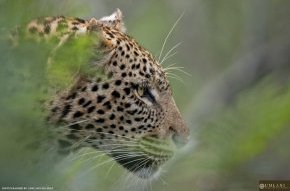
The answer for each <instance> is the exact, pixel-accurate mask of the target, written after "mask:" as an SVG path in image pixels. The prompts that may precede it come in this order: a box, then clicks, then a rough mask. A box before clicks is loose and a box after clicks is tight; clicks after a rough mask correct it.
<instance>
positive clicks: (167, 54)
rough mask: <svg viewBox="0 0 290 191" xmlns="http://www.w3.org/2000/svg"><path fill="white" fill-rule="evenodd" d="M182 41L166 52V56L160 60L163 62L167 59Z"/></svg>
mask: <svg viewBox="0 0 290 191" xmlns="http://www.w3.org/2000/svg"><path fill="white" fill-rule="evenodd" d="M181 44H182V43H181V42H179V43H177V44H175V45H174V46H173V47H172V48H171V49H170V50H169V51H168V52H167V53H166V54H165V56H164V57H163V59H162V60H161V62H160V64H162V63H163V62H164V61H165V60H166V59H167V56H169V55H170V53H171V52H172V51H173V50H174V49H176V48H177V47H178V46H180V45H181Z"/></svg>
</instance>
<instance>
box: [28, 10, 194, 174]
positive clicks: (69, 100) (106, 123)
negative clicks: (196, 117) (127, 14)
mask: <svg viewBox="0 0 290 191" xmlns="http://www.w3.org/2000/svg"><path fill="white" fill-rule="evenodd" d="M60 28H61V30H59V29H60ZM26 30H27V33H28V34H32V35H34V36H36V37H37V38H42V39H45V40H48V41H49V39H51V38H52V37H57V38H58V39H59V43H58V45H57V48H59V49H60V48H61V47H62V46H63V44H65V43H67V41H69V40H70V37H72V36H73V37H74V38H79V36H86V35H88V34H92V33H94V34H97V36H98V38H99V39H100V41H101V43H99V45H98V47H99V48H100V47H101V49H102V50H104V53H103V55H104V56H103V58H102V59H100V60H98V61H95V62H94V64H92V65H91V66H90V67H92V68H101V69H102V71H104V74H105V76H106V78H104V79H102V78H96V77H91V76H89V75H85V74H82V75H79V76H77V77H76V79H75V81H74V83H73V84H72V85H71V86H70V87H69V88H67V89H64V90H62V91H59V92H57V93H56V94H55V95H54V96H52V98H51V100H50V101H49V104H47V105H46V106H45V107H46V109H47V111H48V114H47V123H49V124H53V125H54V126H55V128H58V140H57V142H58V145H59V148H60V150H61V151H62V152H71V151H72V150H76V149H79V148H84V147H90V148H93V149H96V150H100V151H102V152H104V153H106V154H107V155H108V156H109V157H111V158H112V159H113V160H115V161H116V162H117V163H118V164H119V165H120V166H122V167H123V168H124V169H127V171H129V172H130V173H132V174H134V175H136V176H137V177H140V178H143V179H148V178H151V177H153V176H154V175H156V174H158V172H159V171H160V169H161V168H162V166H163V165H164V164H166V163H167V162H168V161H169V160H170V159H171V158H172V157H173V156H174V155H175V153H176V152H177V151H178V150H179V148H181V147H183V146H184V145H186V144H187V143H188V140H189V128H188V127H187V125H186V123H185V121H184V119H183V118H182V116H181V113H180V111H179V109H178V107H177V105H176V103H175V100H174V98H173V90H172V88H171V86H170V83H169V80H168V77H167V74H166V72H165V70H164V69H163V67H162V65H161V64H160V63H159V61H158V60H157V59H156V58H154V56H153V55H152V54H151V53H150V52H149V51H148V50H147V49H145V48H144V47H143V46H141V45H140V44H139V43H138V42H137V41H136V40H135V39H134V38H132V37H131V36H129V34H127V31H126V28H125V25H124V22H123V14H122V12H121V11H120V10H119V9H117V10H116V11H115V12H114V13H113V14H111V15H110V16H105V17H102V18H100V19H96V18H91V19H81V18H76V17H64V16H54V17H45V18H42V19H41V20H40V19H36V20H33V21H31V22H29V23H28V24H27V26H26ZM96 49H97V48H95V47H94V48H92V50H91V51H92V52H94V51H96Z"/></svg>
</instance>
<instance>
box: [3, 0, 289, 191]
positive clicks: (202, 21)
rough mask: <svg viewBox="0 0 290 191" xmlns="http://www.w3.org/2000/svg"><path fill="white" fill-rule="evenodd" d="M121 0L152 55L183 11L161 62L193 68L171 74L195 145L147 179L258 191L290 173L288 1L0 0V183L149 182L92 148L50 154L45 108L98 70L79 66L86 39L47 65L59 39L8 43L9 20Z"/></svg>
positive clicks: (98, 12)
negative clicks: (173, 51) (173, 52)
mask: <svg viewBox="0 0 290 191" xmlns="http://www.w3.org/2000/svg"><path fill="white" fill-rule="evenodd" d="M117 7H119V8H120V9H121V10H122V11H123V12H124V15H125V18H124V19H125V21H126V22H127V28H128V32H129V34H132V35H133V36H134V37H135V38H136V39H137V41H139V42H141V44H143V45H145V47H147V48H149V50H151V52H153V54H154V55H157V56H156V57H158V50H159V49H160V48H161V45H162V43H163V39H164V37H165V36H166V33H167V32H168V31H169V30H170V27H171V26H172V24H173V23H174V21H175V20H176V19H177V18H178V17H179V15H180V14H181V13H182V12H183V11H185V14H184V18H183V19H182V20H181V22H180V23H179V25H178V26H177V28H176V29H175V30H174V32H173V34H172V36H171V38H170V39H169V41H168V42H167V47H166V50H167V51H168V50H169V49H170V48H171V47H172V46H174V44H175V43H178V42H180V41H182V45H181V47H180V48H178V54H177V56H175V57H174V58H173V59H170V60H168V61H167V62H166V63H165V64H164V65H165V66H166V65H170V64H171V63H174V62H177V63H178V64H177V66H183V67H184V68H185V71H186V72H187V73H189V74H190V76H186V75H184V74H183V73H180V72H179V71H175V72H176V74H177V75H181V76H182V78H183V81H184V82H179V81H178V80H176V79H170V80H171V84H172V86H173V90H174V96H175V98H176V102H177V104H178V105H179V106H180V108H181V111H182V112H183V113H184V115H185V116H187V117H186V120H187V121H188V124H189V126H190V128H191V132H192V138H193V139H194V143H195V144H194V145H195V146H194V147H193V148H190V149H188V150H187V152H186V154H185V155H183V157H181V158H180V159H178V160H176V162H174V163H171V164H170V165H168V166H167V167H166V170H167V169H168V170H167V171H168V172H167V173H165V174H164V175H162V179H164V181H163V180H157V181H153V182H152V189H153V190H169V191H170V190H172V191H173V190H182V191H183V190H184V191H187V190H205V191H207V190H223V191H225V190H247V191H248V190H257V187H258V181H259V180H260V179H289V177H290V174H289V172H290V166H289V161H290V154H289V151H288V150H289V149H288V147H289V135H290V130H289V119H290V117H289V116H290V111H289V108H290V105H289V103H290V95H289V94H290V90H289V74H290V69H289V65H290V63H289V62H290V61H289V60H290V59H289V56H288V55H289V47H290V46H289V39H290V38H289V34H290V27H289V26H290V25H289V19H288V18H289V8H290V3H289V1H287V0H244V1H231V0H217V1H211V0H205V1H199V0H194V1H186V0H180V1H178V2H177V1H174V0H167V1H165V0H161V1H158V2H157V1H154V0H151V1H134V2H133V1H129V0H128V1H114V0H108V1H102V0H98V1H90V0H86V1H77V0H70V1H68V0H66V1H61V2H60V1H56V0H55V1H44V0H39V1H36V0H34V1H33V0H26V1H22V0H1V1H0V26H1V37H0V38H1V40H0V88H1V92H0V106H1V110H0V121H1V124H0V127H1V129H0V131H1V133H0V143H1V144H0V151H1V157H0V186H2V185H9V186H11V185H14V186H15V185H26V186H27V185H29V186H33V185H42V186H43V185H49V186H53V187H54V188H55V189H56V190H86V191H89V190H92V191H93V190H119V189H124V190H130V189H128V188H127V185H126V184H129V185H131V186H132V187H130V186H129V187H130V188H131V190H143V189H144V188H148V189H150V184H149V183H145V184H147V185H145V186H144V188H143V183H141V182H140V181H139V182H137V181H136V180H133V178H132V177H130V176H129V177H128V178H127V179H128V180H129V181H128V180H127V181H124V179H125V180H126V177H127V174H126V173H125V172H124V170H123V169H122V168H120V167H118V166H117V165H115V166H112V164H113V163H106V164H105V165H104V166H101V167H98V164H100V163H102V161H103V162H104V161H106V160H107V159H108V158H106V157H105V156H104V157H103V159H101V158H94V156H97V155H96V153H95V152H93V150H90V149H88V150H87V151H86V152H90V153H91V154H89V155H83V156H80V155H72V156H70V157H68V158H65V159H64V161H63V160H60V162H56V161H57V160H56V159H57V158H58V157H57V155H54V154H53V153H54V152H53V151H54V148H55V146H54V143H53V141H50V140H51V139H50V138H51V137H53V135H51V134H50V132H49V131H47V129H48V128H49V127H47V125H46V124H45V123H44V118H45V111H43V110H42V109H41V108H42V107H40V106H41V105H42V104H43V102H44V101H45V100H46V99H47V98H48V97H50V94H51V93H53V92H54V91H57V89H58V88H63V87H65V86H67V84H70V82H71V81H72V80H73V77H74V76H75V75H76V74H78V72H85V73H86V72H92V75H94V74H96V73H97V72H95V71H92V70H88V68H87V66H88V65H86V64H85V63H91V62H92V60H91V59H90V58H92V57H94V56H98V55H92V53H91V52H88V51H87V49H86V48H89V47H90V43H91V42H92V41H91V39H89V38H86V39H83V40H79V41H72V42H71V43H73V44H74V46H71V45H70V44H68V45H66V46H64V47H63V49H60V50H58V51H59V52H58V53H59V54H56V55H55V56H54V57H53V58H54V61H55V62H56V63H58V64H57V65H53V67H52V68H47V58H48V57H49V55H50V54H51V49H52V47H54V46H55V44H54V43H35V42H31V41H25V40H23V42H22V43H21V46H18V47H15V46H11V42H10V41H9V40H7V34H8V33H9V32H10V29H13V28H14V27H15V26H17V25H23V24H24V23H26V22H27V21H29V20H31V19H33V18H35V17H39V16H46V15H69V16H78V17H83V18H88V17H92V16H95V17H101V16H104V15H107V14H110V13H111V12H112V11H113V10H115V9H116V8H117ZM93 39H95V40H97V38H94V37H93ZM168 46H169V47H168ZM247 56H249V57H250V59H243V58H244V57H247ZM236 66H237V67H236ZM244 68H246V69H244ZM43 140H45V141H43ZM84 152H85V151H84ZM177 158H178V157H177ZM111 167H112V168H111ZM164 182H165V183H164ZM134 184H136V185H137V186H136V185H135V186H134ZM140 185H141V186H140Z"/></svg>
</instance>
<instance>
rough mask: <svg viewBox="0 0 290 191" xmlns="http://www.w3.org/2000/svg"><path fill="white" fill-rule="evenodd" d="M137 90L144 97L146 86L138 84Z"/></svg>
mask: <svg viewBox="0 0 290 191" xmlns="http://www.w3.org/2000/svg"><path fill="white" fill-rule="evenodd" d="M136 91H137V94H138V95H139V96H140V97H144V93H145V87H144V86H138V87H137V90H136Z"/></svg>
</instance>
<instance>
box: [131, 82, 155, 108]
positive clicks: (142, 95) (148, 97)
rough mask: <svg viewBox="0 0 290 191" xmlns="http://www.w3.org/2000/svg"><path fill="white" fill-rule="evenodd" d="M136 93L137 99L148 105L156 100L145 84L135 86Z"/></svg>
mask: <svg viewBox="0 0 290 191" xmlns="http://www.w3.org/2000/svg"><path fill="white" fill-rule="evenodd" d="M136 94H137V97H139V99H141V100H142V101H144V102H145V103H147V104H148V102H150V105H151V104H153V103H155V102H156V99H155V96H154V95H153V94H152V92H151V90H150V88H149V87H148V86H146V85H140V86H138V87H137V88H136Z"/></svg>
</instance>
